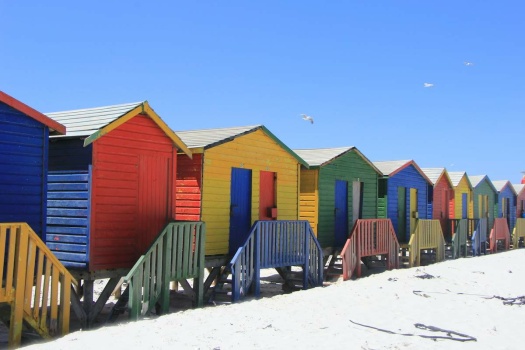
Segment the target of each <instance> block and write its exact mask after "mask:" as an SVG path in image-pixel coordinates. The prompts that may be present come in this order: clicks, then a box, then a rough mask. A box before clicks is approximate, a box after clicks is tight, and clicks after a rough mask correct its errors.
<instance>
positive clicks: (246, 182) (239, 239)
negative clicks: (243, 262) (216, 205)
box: [229, 168, 252, 255]
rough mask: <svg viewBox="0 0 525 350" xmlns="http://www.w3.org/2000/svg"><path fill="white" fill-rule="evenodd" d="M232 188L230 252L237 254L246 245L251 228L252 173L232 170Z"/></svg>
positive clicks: (238, 169) (247, 170) (243, 170)
mask: <svg viewBox="0 0 525 350" xmlns="http://www.w3.org/2000/svg"><path fill="white" fill-rule="evenodd" d="M230 186H231V188H230V241H229V252H230V254H231V255H233V254H235V252H236V251H237V249H238V248H239V247H240V246H242V245H243V244H244V242H245V241H246V238H247V237H248V234H249V233H250V226H251V212H252V206H251V199H252V171H251V170H249V169H241V168H232V176H231V185H230Z"/></svg>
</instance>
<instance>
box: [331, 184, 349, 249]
mask: <svg viewBox="0 0 525 350" xmlns="http://www.w3.org/2000/svg"><path fill="white" fill-rule="evenodd" d="M334 214H335V232H334V234H335V237H334V239H335V245H336V246H338V247H339V246H343V245H344V244H345V242H346V238H347V237H348V182H347V181H343V180H335V209H334Z"/></svg>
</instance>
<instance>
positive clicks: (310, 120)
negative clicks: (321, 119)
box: [301, 114, 314, 124]
mask: <svg viewBox="0 0 525 350" xmlns="http://www.w3.org/2000/svg"><path fill="white" fill-rule="evenodd" d="M301 115H302V116H303V120H306V121H309V122H310V124H313V123H314V118H312V117H310V116H309V115H306V114H301Z"/></svg>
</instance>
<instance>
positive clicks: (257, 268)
mask: <svg viewBox="0 0 525 350" xmlns="http://www.w3.org/2000/svg"><path fill="white" fill-rule="evenodd" d="M260 234H261V223H260V222H258V223H257V230H256V231H255V232H254V235H253V239H254V245H253V249H254V252H253V253H254V254H253V260H254V261H253V266H254V273H253V278H254V280H255V287H254V294H255V296H256V297H259V296H260V295H261V256H260V255H261V239H260Z"/></svg>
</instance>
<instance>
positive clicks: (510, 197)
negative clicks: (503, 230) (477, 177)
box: [492, 180, 517, 232]
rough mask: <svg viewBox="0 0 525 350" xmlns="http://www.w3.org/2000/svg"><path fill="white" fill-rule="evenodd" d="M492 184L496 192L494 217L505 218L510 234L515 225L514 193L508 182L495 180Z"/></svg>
mask: <svg viewBox="0 0 525 350" xmlns="http://www.w3.org/2000/svg"><path fill="white" fill-rule="evenodd" d="M492 184H493V185H494V187H495V188H496V190H497V191H498V197H497V212H496V217H498V218H505V219H506V220H507V225H508V226H509V230H510V232H512V230H513V228H514V225H515V224H516V195H517V193H516V191H515V190H514V186H512V184H511V182H510V181H508V180H495V181H492Z"/></svg>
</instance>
